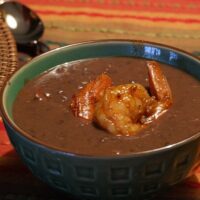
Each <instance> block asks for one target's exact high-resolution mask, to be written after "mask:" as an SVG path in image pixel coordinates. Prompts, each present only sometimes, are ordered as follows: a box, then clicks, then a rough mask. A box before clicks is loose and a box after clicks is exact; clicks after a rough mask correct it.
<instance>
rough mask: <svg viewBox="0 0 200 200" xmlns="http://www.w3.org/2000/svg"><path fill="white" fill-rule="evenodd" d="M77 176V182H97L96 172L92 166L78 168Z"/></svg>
mask: <svg viewBox="0 0 200 200" xmlns="http://www.w3.org/2000/svg"><path fill="white" fill-rule="evenodd" d="M75 174H76V178H77V180H85V181H89V182H90V181H95V170H94V169H93V168H92V167H90V166H76V167H75Z"/></svg>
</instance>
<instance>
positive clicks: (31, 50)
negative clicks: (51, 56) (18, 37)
mask: <svg viewBox="0 0 200 200" xmlns="http://www.w3.org/2000/svg"><path fill="white" fill-rule="evenodd" d="M17 49H18V51H19V52H22V53H25V54H28V55H29V56H31V57H35V56H38V55H40V54H42V53H45V52H47V51H49V50H50V49H49V47H48V46H47V45H46V44H45V43H43V42H41V41H37V40H34V41H32V42H29V43H24V44H21V43H20V44H19V43H17Z"/></svg>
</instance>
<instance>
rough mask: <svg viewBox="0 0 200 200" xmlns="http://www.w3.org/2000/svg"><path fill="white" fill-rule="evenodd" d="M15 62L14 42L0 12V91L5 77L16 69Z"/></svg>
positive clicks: (16, 64) (16, 62)
mask: <svg viewBox="0 0 200 200" xmlns="http://www.w3.org/2000/svg"><path fill="white" fill-rule="evenodd" d="M17 60H18V58H17V49H16V44H15V40H14V38H13V35H12V34H11V32H10V30H9V28H8V27H7V25H6V23H5V22H4V19H3V14H2V13H1V11H0V89H1V88H2V85H3V84H4V82H5V81H6V79H7V77H8V76H10V75H11V74H12V73H13V72H14V71H15V70H16V69H17V66H18V61H17Z"/></svg>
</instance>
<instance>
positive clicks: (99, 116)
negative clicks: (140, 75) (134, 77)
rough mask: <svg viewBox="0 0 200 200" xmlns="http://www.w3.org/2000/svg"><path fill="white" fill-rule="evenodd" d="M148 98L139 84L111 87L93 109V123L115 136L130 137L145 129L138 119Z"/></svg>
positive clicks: (145, 91)
mask: <svg viewBox="0 0 200 200" xmlns="http://www.w3.org/2000/svg"><path fill="white" fill-rule="evenodd" d="M149 101H150V96H149V94H148V92H147V90H146V89H145V88H144V87H143V86H142V85H140V84H135V83H133V84H125V85H119V86H112V87H110V88H107V89H106V90H105V93H104V95H103V97H102V98H101V99H100V100H99V101H98V102H97V104H96V107H95V114H94V121H95V122H96V123H97V124H98V125H99V126H100V127H102V128H103V129H106V130H108V131H109V132H110V133H113V134H115V135H126V136H128V135H131V134H133V133H136V132H138V131H139V130H141V129H142V128H144V127H145V125H143V124H142V123H141V122H140V119H141V118H142V116H143V115H144V113H145V112H146V107H147V104H148V103H149Z"/></svg>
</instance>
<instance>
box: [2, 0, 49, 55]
mask: <svg viewBox="0 0 200 200" xmlns="http://www.w3.org/2000/svg"><path fill="white" fill-rule="evenodd" d="M0 3H1V4H0V11H2V12H3V16H4V19H5V22H6V24H7V25H8V27H9V28H10V30H11V32H12V33H13V36H14V38H15V40H16V43H17V47H18V50H19V51H21V52H24V53H27V54H30V55H31V56H35V55H38V54H41V53H44V52H46V51H48V50H49V48H48V46H46V45H45V44H44V43H42V42H39V41H38V40H39V38H40V37H41V36H42V35H43V33H44V24H43V22H42V20H41V19H40V18H39V16H38V15H37V14H36V13H35V12H34V11H32V10H31V9H30V8H28V7H27V6H25V5H23V4H22V3H19V2H17V1H10V0H9V1H8V0H0Z"/></svg>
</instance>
